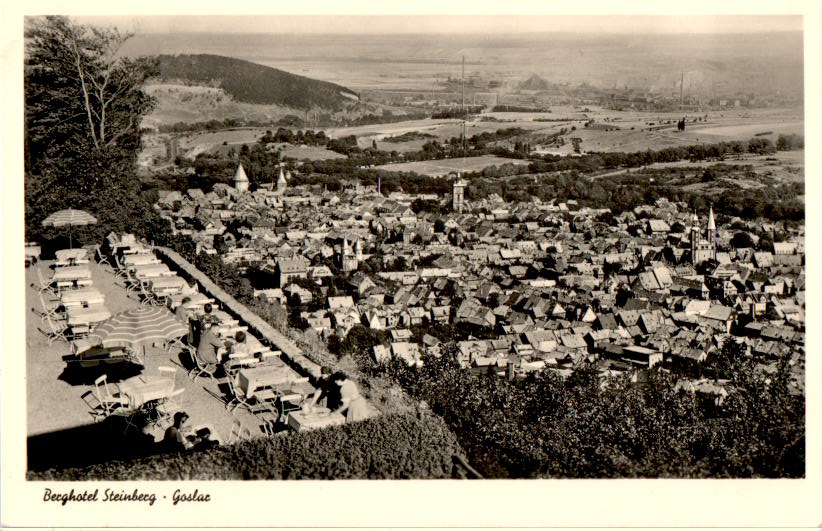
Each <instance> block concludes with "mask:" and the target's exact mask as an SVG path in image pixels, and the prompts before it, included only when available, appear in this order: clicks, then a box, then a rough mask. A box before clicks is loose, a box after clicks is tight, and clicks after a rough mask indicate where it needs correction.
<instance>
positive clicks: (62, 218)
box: [43, 208, 97, 247]
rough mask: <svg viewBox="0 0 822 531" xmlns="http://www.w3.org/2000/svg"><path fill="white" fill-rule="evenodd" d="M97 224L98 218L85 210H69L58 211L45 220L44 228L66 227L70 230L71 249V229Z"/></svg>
mask: <svg viewBox="0 0 822 531" xmlns="http://www.w3.org/2000/svg"><path fill="white" fill-rule="evenodd" d="M95 223H97V218H95V217H94V216H92V215H91V214H89V213H88V212H86V211H85V210H75V209H73V208H67V209H65V210H58V211H57V212H55V213H53V214H51V215H50V216H49V217H47V218H46V219H44V220H43V226H44V227H65V226H68V228H69V247H71V228H72V227H81V226H85V225H94V224H95Z"/></svg>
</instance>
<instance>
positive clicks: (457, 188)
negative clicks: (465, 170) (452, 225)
mask: <svg viewBox="0 0 822 531" xmlns="http://www.w3.org/2000/svg"><path fill="white" fill-rule="evenodd" d="M467 184H468V183H466V182H465V181H463V180H462V178H461V177H460V174H459V173H458V174H457V175H456V178H455V179H454V184H453V185H452V187H451V208H452V209H453V210H454V212H457V213H459V214H462V208H463V203H464V200H465V187H466V186H467Z"/></svg>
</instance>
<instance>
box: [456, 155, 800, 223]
mask: <svg viewBox="0 0 822 531" xmlns="http://www.w3.org/2000/svg"><path fill="white" fill-rule="evenodd" d="M726 168H729V167H726ZM518 171H521V170H519V169H517V168H516V167H514V166H513V165H512V166H511V167H508V168H506V167H505V165H503V166H501V167H493V168H486V169H485V170H483V171H482V172H475V173H472V174H467V175H466V177H468V178H469V179H470V180H469V183H470V184H469V186H468V188H467V190H466V198H467V199H469V200H471V201H476V200H478V199H483V198H486V197H488V196H490V195H491V194H497V195H499V196H500V197H502V198H503V199H504V200H505V201H509V202H516V201H520V202H528V201H532V200H533V198H535V197H536V198H539V199H540V200H541V201H544V202H550V201H556V202H566V201H568V200H569V199H573V200H576V201H577V202H578V204H579V205H580V206H581V207H590V208H609V209H611V212H612V213H613V214H614V215H616V214H620V213H622V212H626V211H631V210H633V209H634V208H635V207H637V206H640V205H648V204H654V203H655V202H656V200H657V199H659V198H663V197H664V198H667V199H668V200H669V201H684V202H686V203H687V204H688V205H689V208H691V209H696V210H699V211H702V210H705V209H707V208H708V206H709V204H711V205H713V208H714V210H715V211H716V212H717V213H722V214H726V215H728V216H738V217H741V218H742V219H757V218H765V219H769V220H772V221H779V220H785V219H787V220H791V221H802V220H804V218H805V204H804V201H802V200H800V199H799V196H800V195H802V194H804V187H803V185H802V184H801V183H791V184H781V185H776V186H763V187H759V188H749V189H742V188H738V187H732V186H726V187H724V188H722V189H721V190H719V191H714V192H713V193H710V194H706V193H705V192H704V191H693V192H692V191H688V190H685V189H683V188H682V187H681V186H682V183H676V184H672V183H671V182H670V181H671V180H672V179H673V178H672V177H669V178H667V179H666V178H665V177H663V176H660V177H659V178H658V179H657V177H654V181H653V182H651V180H650V177H651V175H645V174H622V175H613V176H610V177H600V178H597V179H594V180H588V179H583V178H581V177H580V176H579V174H578V173H577V172H574V171H571V172H566V173H548V174H540V175H536V176H535V175H518V174H517V173H515V172H518ZM671 171H672V172H673V175H677V171H676V170H675V169H674V170H671ZM721 171H723V170H722V169H721V168H720V169H718V170H712V169H710V168H709V169H706V170H705V171H704V172H703V173H702V175H701V176H700V177H699V180H704V179H705V178H706V175H708V176H709V177H708V178H710V179H715V178H718V174H717V173H716V172H721ZM495 173H499V175H494V174H495ZM506 174H508V175H511V176H513V177H509V178H507V179H501V178H499V177H502V176H505V175H506ZM652 175H653V176H656V175H657V173H656V172H654V173H653V174H652Z"/></svg>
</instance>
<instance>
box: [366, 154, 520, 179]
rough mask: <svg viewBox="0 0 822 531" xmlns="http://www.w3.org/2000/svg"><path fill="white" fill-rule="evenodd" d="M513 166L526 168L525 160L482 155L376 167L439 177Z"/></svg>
mask: <svg viewBox="0 0 822 531" xmlns="http://www.w3.org/2000/svg"><path fill="white" fill-rule="evenodd" d="M509 163H510V164H515V165H521V166H527V165H528V161H527V160H518V159H506V158H502V157H495V156H494V155H484V156H482V157H466V158H461V157H460V158H454V159H440V160H420V161H415V162H400V163H397V164H385V165H383V166H377V169H378V170H389V171H408V172H411V171H413V172H416V173H419V174H422V175H430V176H432V177H440V176H444V175H447V174H448V173H450V172H472V171H480V170H482V169H484V168H487V167H489V166H500V165H502V164H509Z"/></svg>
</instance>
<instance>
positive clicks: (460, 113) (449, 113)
mask: <svg viewBox="0 0 822 531" xmlns="http://www.w3.org/2000/svg"><path fill="white" fill-rule="evenodd" d="M484 108H485V107H483V106H482V105H466V106H465V110H462V109H460V108H452V109H443V110H440V111H436V112H434V113H432V114H431V118H432V119H434V120H444V119H451V118H457V119H460V120H465V119H467V118H468V116H470V115H471V114H478V113H481V112H482V110H483V109H484Z"/></svg>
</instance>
